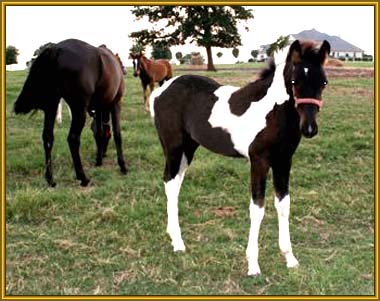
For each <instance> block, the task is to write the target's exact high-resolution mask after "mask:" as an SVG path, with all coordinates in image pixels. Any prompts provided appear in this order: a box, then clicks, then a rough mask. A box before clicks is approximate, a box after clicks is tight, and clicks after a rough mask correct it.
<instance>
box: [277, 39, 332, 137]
mask: <svg viewBox="0 0 380 301" xmlns="http://www.w3.org/2000/svg"><path fill="white" fill-rule="evenodd" d="M329 53H330V44H329V42H327V41H323V43H322V44H321V46H318V44H316V43H313V42H309V41H305V42H302V43H301V42H299V41H298V40H296V41H294V42H293V43H292V44H291V46H290V48H289V52H288V55H287V58H286V66H285V70H284V77H285V85H286V88H287V90H288V93H289V94H290V95H291V96H292V97H293V99H294V104H295V107H296V110H297V112H298V114H299V116H300V130H301V133H302V135H303V136H305V137H306V138H311V137H314V136H315V135H316V134H317V133H318V125H317V121H316V117H317V113H318V112H319V110H320V109H321V107H322V106H323V100H322V91H323V89H324V88H325V87H326V85H327V78H326V75H325V72H324V69H323V65H324V62H325V60H326V58H327V56H328V55H329Z"/></svg>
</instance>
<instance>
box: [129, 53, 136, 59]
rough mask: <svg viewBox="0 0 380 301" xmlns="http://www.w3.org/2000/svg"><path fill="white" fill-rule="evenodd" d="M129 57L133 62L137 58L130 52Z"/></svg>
mask: <svg viewBox="0 0 380 301" xmlns="http://www.w3.org/2000/svg"><path fill="white" fill-rule="evenodd" d="M129 57H130V58H131V59H132V60H133V59H134V58H135V55H134V54H133V53H132V52H130V53H129Z"/></svg>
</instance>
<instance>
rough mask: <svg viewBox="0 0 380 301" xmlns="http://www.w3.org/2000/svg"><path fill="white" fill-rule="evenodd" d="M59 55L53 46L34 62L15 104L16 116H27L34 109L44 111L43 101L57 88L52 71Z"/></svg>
mask: <svg viewBox="0 0 380 301" xmlns="http://www.w3.org/2000/svg"><path fill="white" fill-rule="evenodd" d="M57 55H58V50H57V49H56V48H55V47H54V46H51V47H49V48H46V49H44V50H43V51H42V52H41V54H40V55H39V56H38V57H37V58H36V59H35V60H34V62H33V63H32V66H31V67H30V71H29V74H28V76H27V78H26V80H25V83H24V86H23V88H22V90H21V92H20V94H19V96H18V97H17V100H16V102H15V104H14V112H15V113H16V114H20V113H21V114H27V113H29V112H30V111H32V110H33V109H43V107H44V104H43V101H46V95H48V94H49V92H51V91H52V90H54V88H55V87H53V78H55V76H54V74H53V73H52V71H53V69H54V68H55V65H56V64H55V61H56V58H57Z"/></svg>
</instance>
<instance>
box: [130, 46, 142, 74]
mask: <svg viewBox="0 0 380 301" xmlns="http://www.w3.org/2000/svg"><path fill="white" fill-rule="evenodd" d="M129 56H130V58H131V59H132V61H133V76H134V77H137V76H139V75H140V72H141V67H142V65H141V58H142V57H143V56H144V54H143V53H142V52H141V51H140V52H139V53H130V54H129Z"/></svg>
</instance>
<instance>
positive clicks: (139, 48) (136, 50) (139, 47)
mask: <svg viewBox="0 0 380 301" xmlns="http://www.w3.org/2000/svg"><path fill="white" fill-rule="evenodd" d="M144 51H145V46H143V45H141V44H139V43H137V44H134V45H133V46H132V47H131V48H130V49H129V52H131V53H139V52H144Z"/></svg>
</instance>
